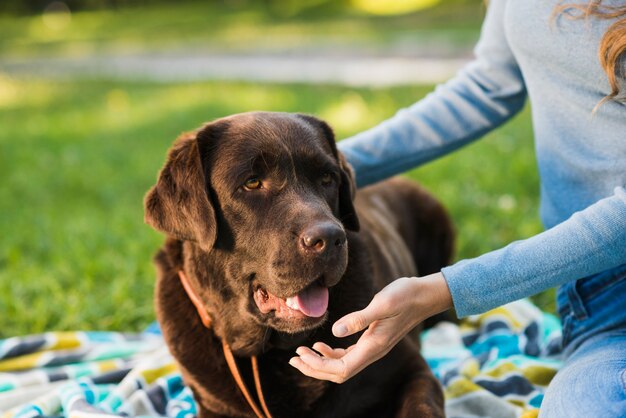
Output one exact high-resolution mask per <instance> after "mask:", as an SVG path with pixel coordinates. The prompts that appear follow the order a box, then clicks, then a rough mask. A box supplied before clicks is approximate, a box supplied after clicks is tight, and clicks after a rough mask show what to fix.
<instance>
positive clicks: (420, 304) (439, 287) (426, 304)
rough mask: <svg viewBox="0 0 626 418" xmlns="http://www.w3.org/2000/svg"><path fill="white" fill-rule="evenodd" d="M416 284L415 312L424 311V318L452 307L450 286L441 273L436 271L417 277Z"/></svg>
mask: <svg viewBox="0 0 626 418" xmlns="http://www.w3.org/2000/svg"><path fill="white" fill-rule="evenodd" d="M416 285H417V291H416V298H415V302H416V305H417V312H420V311H422V312H424V314H425V316H426V318H430V317H431V316H433V315H437V314H438V313H441V312H444V311H447V310H448V309H451V308H452V307H454V304H453V302H452V295H451V294H450V288H448V283H447V282H446V278H445V277H444V276H443V273H441V272H437V273H433V274H429V275H428V276H424V277H417V282H416Z"/></svg>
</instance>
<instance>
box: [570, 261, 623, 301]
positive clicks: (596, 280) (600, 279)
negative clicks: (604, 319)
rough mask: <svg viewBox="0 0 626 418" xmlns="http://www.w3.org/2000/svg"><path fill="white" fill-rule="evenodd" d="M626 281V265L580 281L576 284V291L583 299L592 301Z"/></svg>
mask: <svg viewBox="0 0 626 418" xmlns="http://www.w3.org/2000/svg"><path fill="white" fill-rule="evenodd" d="M625 279H626V264H622V265H621V266H617V267H615V268H612V269H610V270H607V271H603V272H602V273H598V274H594V275H593V276H589V277H586V278H584V279H580V280H578V281H577V282H576V291H577V293H578V294H579V295H580V297H581V298H583V299H590V298H593V297H594V296H597V295H598V294H599V293H600V292H604V291H606V290H607V289H609V288H610V287H611V286H613V285H615V284H616V283H618V282H619V281H621V280H625Z"/></svg>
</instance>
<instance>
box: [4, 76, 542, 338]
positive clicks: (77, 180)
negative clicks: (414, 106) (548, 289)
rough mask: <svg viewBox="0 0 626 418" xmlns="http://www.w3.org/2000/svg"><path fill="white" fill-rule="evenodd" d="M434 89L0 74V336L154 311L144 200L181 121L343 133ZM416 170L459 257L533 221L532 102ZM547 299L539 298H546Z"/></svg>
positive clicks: (526, 232) (114, 324) (130, 326)
mask: <svg viewBox="0 0 626 418" xmlns="http://www.w3.org/2000/svg"><path fill="white" fill-rule="evenodd" d="M428 91H430V87H403V88H393V89H381V90H368V89H351V88H343V87H334V86H326V87H323V86H303V85H254V84H243V83H211V82H207V83H194V84H141V83H126V84H125V83H117V82H106V81H82V82H74V83H54V82H44V81H16V80H11V79H7V78H0V126H2V127H3V128H2V130H0V178H1V179H2V187H1V188H0V214H1V215H0V231H2V232H1V235H0V337H2V336H4V337H6V336H11V335H19V334H26V333H36V332H42V331H47V330H71V329H93V330H96V329H112V330H140V329H142V328H143V327H145V326H146V325H147V324H148V323H149V322H150V321H152V320H153V318H154V314H153V307H152V291H153V283H154V278H155V274H154V270H153V266H152V262H151V257H152V255H153V253H154V252H155V251H156V249H157V248H158V247H159V245H160V243H161V242H162V237H161V236H160V235H159V234H158V233H156V232H154V231H152V230H151V229H150V228H149V227H148V226H146V225H144V224H143V220H142V218H143V210H142V197H143V195H144V193H145V192H146V190H147V189H148V188H149V187H150V186H151V185H152V184H153V182H154V181H155V178H156V173H157V171H158V170H159V168H160V167H161V165H162V163H163V161H164V157H165V152H166V150H167V148H168V147H169V145H170V144H171V142H172V141H173V139H174V138H175V137H176V136H177V135H178V134H179V133H180V132H182V131H184V130H189V129H192V128H195V127H197V126H198V125H199V124H201V123H202V122H204V121H207V120H211V119H213V118H217V117H220V116H224V115H228V114H231V113H236V112H242V111H248V110H255V109H264V110H279V111H299V112H307V113H312V114H316V115H318V116H321V117H323V118H325V119H327V120H328V121H329V122H330V123H331V124H333V125H334V127H335V129H336V132H337V134H338V137H340V138H342V137H346V136H348V135H350V134H353V133H356V132H359V131H361V130H363V129H365V128H367V127H370V126H372V125H374V124H376V123H377V122H378V121H381V120H383V119H384V118H386V117H388V116H390V115H392V114H393V113H394V112H395V111H396V110H397V109H398V108H400V107H402V106H406V105H409V104H411V103H412V102H414V101H415V100H417V99H419V98H420V97H422V96H424V95H425V94H426V93H427V92H428ZM410 176H411V177H413V178H416V179H419V181H421V182H422V183H423V184H424V185H426V187H428V188H429V189H430V190H431V191H433V192H434V193H435V194H436V195H437V196H438V197H439V198H440V199H441V200H442V201H443V202H444V203H445V205H446V206H447V207H448V208H449V210H450V212H451V214H452V216H453V217H454V220H455V222H456V227H457V230H458V231H459V239H458V252H457V258H466V257H473V256H477V255H479V254H481V253H483V252H486V251H489V250H492V249H496V248H498V247H500V246H502V245H505V244H506V243H508V242H510V241H512V240H516V239H520V238H524V237H528V236H531V235H533V234H535V233H537V232H539V231H540V229H541V228H540V224H539V221H538V217H537V205H538V192H537V190H538V178H537V174H536V169H535V162H534V156H533V146H532V133H531V128H530V117H529V112H528V110H526V111H524V112H523V113H522V114H521V115H520V116H518V117H517V118H516V119H515V120H513V121H512V122H511V123H509V124H508V125H506V126H505V127H504V128H502V129H500V130H498V131H496V132H495V133H493V134H491V135H490V136H489V137H487V138H485V139H484V140H482V141H479V142H478V143H476V144H473V145H470V146H468V147H466V148H465V149H463V150H461V151H459V152H457V153H455V154H454V155H452V156H448V157H445V158H443V159H441V160H439V161H437V162H435V163H431V164H428V165H426V166H424V167H422V168H419V169H417V170H415V171H413V172H411V174H410ZM550 298H551V295H550V294H549V293H548V294H544V295H542V296H540V297H539V299H536V300H537V301H538V302H539V304H540V306H542V307H544V308H547V309H554V307H553V305H552V302H551V299H550Z"/></svg>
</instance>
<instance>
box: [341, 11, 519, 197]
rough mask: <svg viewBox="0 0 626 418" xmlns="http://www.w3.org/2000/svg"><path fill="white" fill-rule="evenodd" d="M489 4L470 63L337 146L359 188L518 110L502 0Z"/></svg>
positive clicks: (516, 74)
mask: <svg viewBox="0 0 626 418" xmlns="http://www.w3.org/2000/svg"><path fill="white" fill-rule="evenodd" d="M489 4H490V6H489V8H488V10H487V16H486V17H485V21H484V23H483V26H482V30H481V36H480V40H479V42H478V44H477V45H476V49H475V51H474V53H475V56H476V58H475V60H474V61H472V62H471V63H469V64H468V65H467V66H466V67H465V68H464V69H463V70H461V71H460V72H459V73H458V74H457V76H456V77H455V78H453V79H452V80H450V81H449V82H447V83H446V84H443V85H441V86H439V87H437V88H436V89H435V91H434V92H433V93H431V94H429V95H428V96H426V97H425V98H424V99H423V100H421V101H419V102H417V103H415V104H414V105H412V106H411V107H409V108H406V109H402V110H400V111H399V112H398V113H397V114H396V115H395V116H394V117H392V118H391V119H388V120H386V121H384V122H382V123H381V124H379V125H377V126H375V127H374V128H372V129H370V130H367V131H365V132H363V133H361V134H358V135H356V136H353V137H351V138H348V139H346V140H345V141H341V142H340V143H339V145H338V147H339V149H340V150H341V151H342V152H343V154H344V155H345V156H346V158H347V159H348V161H349V162H350V164H351V165H352V166H353V167H354V170H355V173H356V181H357V185H358V186H365V185H367V184H371V183H374V182H376V181H379V180H382V179H384V178H387V177H390V176H392V175H394V174H398V173H401V172H403V171H406V170H408V169H411V168H413V167H415V166H417V165H419V164H422V163H425V162H427V161H430V160H433V159H435V158H437V157H439V156H441V155H444V154H446V153H448V152H450V151H453V150H455V149H457V148H459V147H461V146H463V145H465V144H467V143H469V142H471V141H472V140H474V139H476V138H479V137H480V136H482V135H484V134H485V133H486V132H488V131H490V130H491V129H493V128H495V127H497V126H499V125H500V124H502V123H503V122H505V121H506V120H508V119H509V118H510V117H511V116H513V115H514V114H516V113H517V112H518V111H519V110H520V109H521V108H522V107H523V105H524V102H525V99H526V88H525V85H524V80H523V79H522V75H521V72H520V69H519V67H518V65H517V62H516V60H515V58H514V57H513V54H512V52H511V50H510V48H509V45H508V43H507V40H506V36H505V32H504V26H503V20H504V11H505V7H506V0H498V1H492V2H490V3H489Z"/></svg>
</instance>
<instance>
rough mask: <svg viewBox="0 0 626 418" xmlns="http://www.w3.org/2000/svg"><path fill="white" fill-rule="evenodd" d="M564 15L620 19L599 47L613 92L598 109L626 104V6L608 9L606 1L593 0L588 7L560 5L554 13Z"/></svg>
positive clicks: (609, 29)
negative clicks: (608, 103)
mask: <svg viewBox="0 0 626 418" xmlns="http://www.w3.org/2000/svg"><path fill="white" fill-rule="evenodd" d="M561 15H563V16H566V17H567V18H570V19H587V18H590V17H593V18H598V19H617V20H616V21H615V22H614V23H612V24H611V26H609V28H608V29H607V30H606V32H605V33H604V35H603V36H602V39H601V40H600V45H599V47H598V58H599V59H600V64H601V65H602V68H603V69H604V72H605V73H606V75H607V78H608V81H609V85H610V86H611V92H610V93H609V94H608V95H607V96H606V97H605V98H604V99H602V101H601V102H600V103H599V104H598V106H599V105H601V104H602V103H604V102H606V101H607V100H615V101H619V102H623V103H626V92H624V91H623V90H624V86H623V85H622V83H623V82H624V81H625V80H626V4H625V5H623V6H606V5H603V4H602V0H590V1H589V3H587V4H563V5H560V6H557V7H556V8H555V9H554V14H553V16H561ZM623 60H624V62H623ZM596 108H597V106H596Z"/></svg>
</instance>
